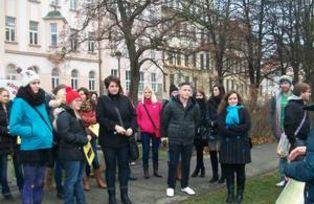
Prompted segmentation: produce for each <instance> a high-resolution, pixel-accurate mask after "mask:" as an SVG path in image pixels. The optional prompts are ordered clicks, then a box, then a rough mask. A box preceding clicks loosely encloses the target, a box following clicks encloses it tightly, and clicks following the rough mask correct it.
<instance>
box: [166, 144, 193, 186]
mask: <svg viewBox="0 0 314 204" xmlns="http://www.w3.org/2000/svg"><path fill="white" fill-rule="evenodd" d="M192 149H193V145H176V144H170V145H169V156H170V162H169V171H168V187H169V188H175V186H176V173H177V167H178V163H179V159H180V156H181V163H182V176H181V188H185V187H187V186H188V185H189V176H190V162H191V156H192Z"/></svg>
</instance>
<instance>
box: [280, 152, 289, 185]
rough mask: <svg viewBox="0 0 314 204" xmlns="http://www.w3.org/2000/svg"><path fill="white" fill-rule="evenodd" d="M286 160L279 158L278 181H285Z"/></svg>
mask: <svg viewBox="0 0 314 204" xmlns="http://www.w3.org/2000/svg"><path fill="white" fill-rule="evenodd" d="M287 163H288V160H287V158H279V173H280V181H284V180H285V172H284V171H285V166H286V165H287Z"/></svg>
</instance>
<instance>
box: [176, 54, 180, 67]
mask: <svg viewBox="0 0 314 204" xmlns="http://www.w3.org/2000/svg"><path fill="white" fill-rule="evenodd" d="M177 64H178V65H181V54H177Z"/></svg>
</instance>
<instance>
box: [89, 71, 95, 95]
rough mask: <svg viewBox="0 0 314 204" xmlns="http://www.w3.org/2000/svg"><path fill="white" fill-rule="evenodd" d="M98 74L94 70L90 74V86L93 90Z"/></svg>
mask: <svg viewBox="0 0 314 204" xmlns="http://www.w3.org/2000/svg"><path fill="white" fill-rule="evenodd" d="M95 79H96V74H95V72H94V71H90V72H89V74H88V88H89V90H91V91H95V90H96V89H95V83H96V80H95Z"/></svg>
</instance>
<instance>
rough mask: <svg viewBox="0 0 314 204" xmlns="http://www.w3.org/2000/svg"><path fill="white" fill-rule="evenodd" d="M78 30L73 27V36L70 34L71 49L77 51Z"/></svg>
mask: <svg viewBox="0 0 314 204" xmlns="http://www.w3.org/2000/svg"><path fill="white" fill-rule="evenodd" d="M77 32H78V31H77V30H75V29H71V36H70V46H71V50H72V51H74V52H76V51H77V50H78V47H79V44H78V33H77Z"/></svg>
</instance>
